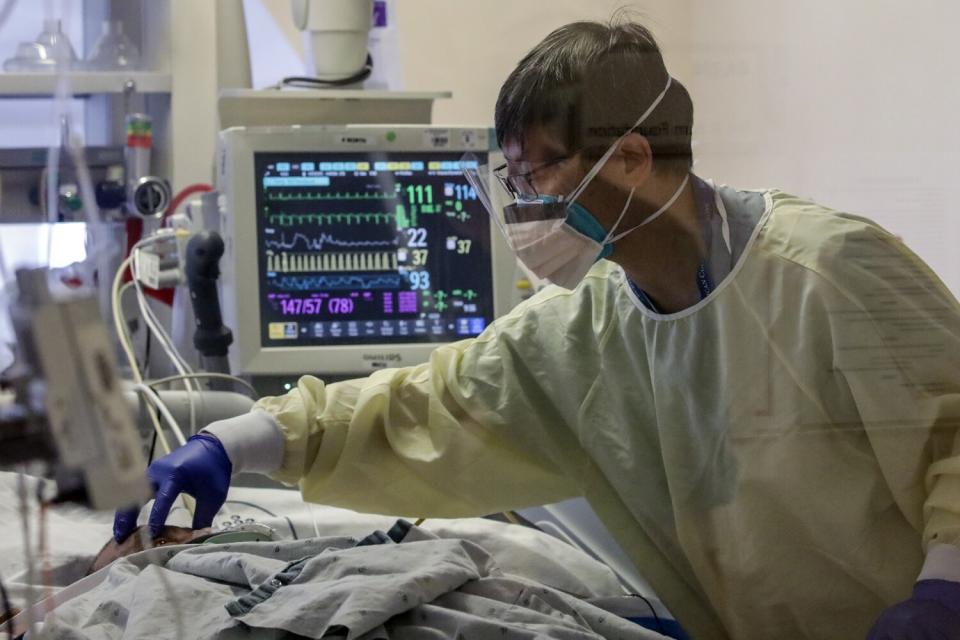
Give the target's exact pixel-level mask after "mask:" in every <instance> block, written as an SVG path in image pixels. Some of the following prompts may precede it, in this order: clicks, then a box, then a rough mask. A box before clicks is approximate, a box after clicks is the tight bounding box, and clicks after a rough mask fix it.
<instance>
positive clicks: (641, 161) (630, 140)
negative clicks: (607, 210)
mask: <svg viewBox="0 0 960 640" xmlns="http://www.w3.org/2000/svg"><path fill="white" fill-rule="evenodd" d="M614 157H615V158H617V159H618V160H620V162H615V163H613V164H614V166H616V168H617V169H618V170H619V171H618V173H619V172H622V175H621V176H618V177H619V178H620V181H622V183H623V184H624V185H629V186H631V187H640V186H641V185H642V184H643V183H645V182H646V181H647V180H648V179H649V178H650V174H652V173H653V150H652V149H651V148H650V142H649V141H648V140H647V139H646V137H644V136H642V135H640V134H639V133H635V132H631V133H628V134H627V135H625V136H624V137H623V139H622V140H620V148H619V149H618V150H617V151H616V152H615V155H614Z"/></svg>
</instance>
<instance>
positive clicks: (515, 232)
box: [461, 77, 686, 289]
mask: <svg viewBox="0 0 960 640" xmlns="http://www.w3.org/2000/svg"><path fill="white" fill-rule="evenodd" d="M671 83H672V79H671V78H670V77H668V78H667V82H666V85H665V86H664V88H663V91H661V92H660V94H659V95H658V96H657V97H656V98H655V99H654V101H653V102H652V103H651V105H650V106H649V107H648V108H647V109H646V111H644V112H643V114H641V116H640V117H639V118H638V119H637V121H636V123H634V125H633V126H632V127H631V128H630V129H629V130H628V131H626V132H625V133H624V134H623V135H622V136H621V137H620V138H618V139H617V140H616V141H615V142H614V143H613V144H612V145H610V147H609V148H608V149H607V151H606V152H605V153H604V154H603V156H601V157H600V159H599V160H598V161H597V162H596V163H594V165H593V167H591V169H590V170H589V171H588V172H587V174H586V175H585V176H584V177H583V179H582V180H581V181H580V182H579V184H578V185H577V187H576V188H575V189H573V191H571V192H570V193H569V194H564V195H553V194H540V193H538V192H537V190H536V188H535V187H534V185H533V181H532V179H531V177H532V175H533V174H534V173H536V172H537V171H540V170H543V169H545V168H547V166H548V165H550V164H555V163H558V162H561V161H563V160H565V159H566V158H563V159H560V160H555V161H553V162H550V163H547V164H543V165H540V166H539V167H538V168H537V169H535V170H534V171H533V172H529V173H526V174H521V175H508V174H507V173H506V167H505V166H504V167H498V168H497V169H494V170H491V168H490V167H489V166H488V165H478V164H477V162H476V159H475V158H474V157H472V156H471V155H469V154H468V155H467V156H464V158H463V162H462V165H461V166H463V167H464V175H465V176H466V179H467V181H468V182H469V183H470V185H471V186H472V187H473V189H474V190H475V191H476V193H477V197H478V199H479V200H480V202H481V203H482V204H483V206H484V208H485V209H486V210H487V212H488V213H489V214H490V218H491V220H493V222H494V224H495V226H496V227H497V229H499V231H500V233H501V234H502V235H503V237H504V239H505V240H506V242H507V245H508V246H509V247H510V248H511V249H512V250H513V251H514V253H516V255H517V257H518V258H519V259H520V261H521V262H522V263H523V264H524V266H526V267H527V268H528V269H529V270H530V271H531V272H533V273H534V274H535V275H536V276H538V277H540V278H545V279H548V280H550V281H551V282H553V283H554V284H558V285H560V286H563V287H566V288H568V289H572V288H574V287H576V286H577V284H579V282H580V281H581V280H582V279H583V276H584V275H585V274H586V273H587V271H589V269H590V267H591V266H592V265H593V263H594V262H596V261H597V260H599V259H601V258H606V257H608V256H609V255H610V254H611V253H612V251H613V246H612V245H613V243H614V242H616V240H618V239H620V238H622V237H623V236H624V235H626V234H627V233H630V232H631V231H633V230H635V229H637V228H639V227H640V226H643V225H645V224H648V223H650V222H652V221H653V220H654V219H655V218H657V217H658V216H660V215H661V214H662V213H664V212H665V211H666V210H667V209H668V208H669V207H670V206H672V204H673V203H674V202H675V201H676V199H677V197H679V195H680V193H681V192H682V190H683V188H684V187H685V186H686V180H684V182H683V184H682V185H681V186H680V188H679V189H678V190H677V192H676V193H675V194H674V196H673V197H672V198H671V199H670V200H669V201H668V202H667V203H666V204H665V205H664V206H663V207H661V208H660V209H659V210H658V211H656V212H654V213H653V214H651V215H650V216H648V217H647V218H646V219H645V220H644V221H643V222H642V223H641V224H639V225H636V226H635V227H633V228H631V229H628V230H627V231H625V232H621V233H619V234H616V232H617V229H618V227H619V225H620V222H621V221H622V220H623V217H624V216H625V215H626V213H627V211H628V209H629V206H630V202H631V200H632V198H633V190H631V191H630V194H629V196H628V198H627V201H626V203H625V204H624V206H623V210H622V211H621V212H620V215H619V217H618V218H617V221H616V223H615V224H614V225H613V227H612V228H611V229H610V230H609V231H608V230H606V229H605V228H604V227H603V225H601V224H600V223H599V222H598V221H597V219H596V217H594V216H593V215H591V214H590V212H589V211H588V210H587V209H586V208H585V207H583V206H582V205H581V204H580V203H578V202H577V200H578V198H579V197H580V195H581V194H582V193H583V191H584V190H585V189H586V187H587V186H588V185H589V184H590V182H591V181H592V180H593V179H594V178H595V177H596V175H597V174H598V173H599V172H600V170H601V169H602V168H603V167H604V165H606V163H607V161H608V160H609V159H610V157H611V156H612V155H613V154H614V152H615V151H616V150H617V148H618V147H619V145H620V142H621V141H622V140H623V138H624V137H625V136H626V135H627V134H629V133H630V131H633V130H634V129H636V128H637V127H639V126H640V125H641V124H642V123H643V122H644V120H646V119H647V118H648V117H649V116H650V114H651V113H652V112H653V111H654V109H656V108H657V106H658V105H659V104H660V102H661V101H662V100H663V98H664V96H665V95H666V94H667V91H668V90H669V89H670V85H671ZM615 234H616V235H615Z"/></svg>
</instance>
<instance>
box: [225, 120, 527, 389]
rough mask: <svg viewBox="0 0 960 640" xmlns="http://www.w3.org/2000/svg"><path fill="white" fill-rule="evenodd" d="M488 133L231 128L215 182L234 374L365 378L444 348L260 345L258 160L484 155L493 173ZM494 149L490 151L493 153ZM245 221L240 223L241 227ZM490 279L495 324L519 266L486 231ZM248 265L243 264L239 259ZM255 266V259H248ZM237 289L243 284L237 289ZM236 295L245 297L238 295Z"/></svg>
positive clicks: (495, 157)
mask: <svg viewBox="0 0 960 640" xmlns="http://www.w3.org/2000/svg"><path fill="white" fill-rule="evenodd" d="M493 139H495V138H494V137H493V134H492V132H491V131H490V130H489V129H487V128H479V127H438V126H424V125H390V126H388V125H384V126H376V125H355V126H352V125H346V126H289V127H234V128H230V129H226V130H224V131H222V132H221V133H220V143H219V148H218V152H217V165H218V171H217V178H218V190H219V191H220V203H219V209H220V229H221V233H222V234H223V236H224V242H225V244H226V252H225V254H224V257H223V259H222V260H221V282H222V298H223V311H224V318H225V322H226V323H227V325H228V326H230V327H231V328H232V329H233V332H234V336H235V341H234V344H233V345H232V346H231V348H230V365H231V370H232V371H233V372H234V373H239V374H246V375H290V374H325V375H352V374H357V375H365V374H370V373H372V372H375V371H377V370H380V369H384V368H391V367H402V366H410V365H416V364H421V363H423V362H426V361H427V360H428V359H429V357H430V353H431V352H432V351H434V350H435V349H436V348H437V347H439V346H442V345H444V344H449V343H448V342H427V343H407V344H390V343H378V344H366V345H323V346H314V345H311V346H290V347H272V346H271V347H265V346H263V345H262V343H261V328H260V327H261V316H260V296H259V295H249V292H250V283H254V285H253V286H254V287H259V282H260V279H259V272H258V264H257V256H258V255H259V254H258V252H257V225H256V181H255V175H254V172H255V165H254V157H255V154H257V153H285V152H290V153H295V152H310V151H318V150H322V151H325V152H338V151H339V152H351V153H357V152H361V153H362V152H429V151H437V152H442V153H450V152H464V153H466V152H468V151H472V152H474V153H486V154H488V155H489V163H490V165H491V166H495V164H496V163H497V162H499V161H501V160H500V159H501V158H502V154H500V152H499V151H498V150H497V149H496V145H495V144H491V142H490V141H491V140H493ZM491 147H493V149H491ZM244 220H246V221H250V222H249V223H246V224H244V223H240V224H238V221H244ZM489 227H490V229H489V233H490V247H491V262H492V264H491V267H492V276H493V307H494V309H493V311H494V316H495V317H499V316H501V315H503V314H505V313H506V312H507V311H509V308H510V307H511V306H512V304H513V303H514V302H515V296H514V295H513V290H514V288H515V284H514V282H513V280H514V278H515V273H516V260H515V258H514V256H513V253H512V252H511V251H510V249H509V247H507V245H506V243H505V242H504V240H503V238H502V236H501V234H500V233H499V231H497V230H496V229H495V228H494V225H493V224H490V225H489ZM244 257H248V258H247V259H243V258H244ZM250 258H252V259H250ZM239 283H244V284H243V285H242V286H240V285H239ZM240 292H248V293H247V294H241V295H238V293H240Z"/></svg>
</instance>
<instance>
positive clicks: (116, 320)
mask: <svg viewBox="0 0 960 640" xmlns="http://www.w3.org/2000/svg"><path fill="white" fill-rule="evenodd" d="M129 266H130V258H124V260H123V262H121V263H120V267H119V268H118V269H117V273H116V275H115V276H114V278H113V287H112V288H111V309H112V311H113V328H114V330H115V331H116V333H117V339H118V340H119V341H120V346H121V348H122V349H123V353H124V355H126V357H127V362H128V363H129V364H130V373H131V375H132V376H133V379H134V381H135V382H137V383H139V384H143V376H142V375H141V373H140V367H139V366H138V365H137V356H136V354H134V352H133V344H132V342H131V340H130V334H129V333H127V324H126V322H125V321H124V319H123V312H122V309H121V308H120V306H121V305H120V303H121V300H120V293H121V289H122V287H121V284H122V282H123V274H124V273H126V271H127V267H129ZM147 413H149V414H150V421H151V422H152V423H153V431H154V433H156V434H157V441H158V442H159V443H160V449H161V450H162V451H163V452H164V453H170V452H171V451H172V449H171V448H170V444H169V443H168V442H167V437H166V436H165V435H164V434H163V429H162V428H161V427H160V421H159V420H157V416H156V415H154V413H153V411H148V412H147Z"/></svg>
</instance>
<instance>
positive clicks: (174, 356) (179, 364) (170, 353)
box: [131, 243, 201, 433]
mask: <svg viewBox="0 0 960 640" xmlns="http://www.w3.org/2000/svg"><path fill="white" fill-rule="evenodd" d="M137 244H138V245H139V244H140V243H137ZM139 252H140V249H139V248H138V247H137V246H136V245H134V249H133V251H132V253H131V255H133V268H134V273H133V282H134V286H135V287H136V291H137V304H138V305H139V306H140V313H141V315H142V316H143V319H144V321H145V322H146V323H147V326H148V327H150V330H151V331H153V333H154V335H155V336H156V338H157V342H159V343H160V346H161V348H162V349H163V350H164V352H165V353H166V354H167V357H169V358H170V361H171V362H172V363H173V367H174V368H175V369H176V370H177V373H179V374H180V375H181V376H185V377H184V378H183V386H184V388H185V389H186V390H187V402H188V403H189V406H190V431H191V433H196V431H197V409H196V403H195V399H194V389H195V387H194V386H193V384H191V382H190V378H189V375H190V374H192V373H193V368H192V367H190V365H189V364H187V362H186V361H185V360H184V359H183V358H182V357H181V356H180V354H179V352H178V351H177V349H176V347H174V346H173V339H172V338H170V335H169V334H168V333H167V331H166V329H164V328H163V326H162V325H161V324H160V321H159V320H158V319H157V317H156V315H155V314H154V313H153V309H151V308H150V306H149V304H147V298H146V294H145V293H144V291H143V283H142V282H140V278H139V255H140V253H139ZM196 390H197V391H201V390H200V389H199V385H198V386H197V387H196Z"/></svg>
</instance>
